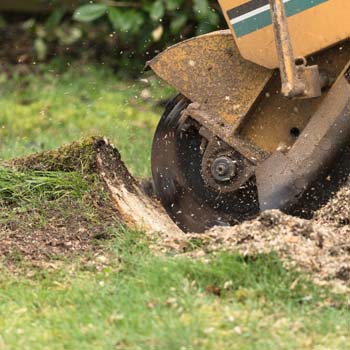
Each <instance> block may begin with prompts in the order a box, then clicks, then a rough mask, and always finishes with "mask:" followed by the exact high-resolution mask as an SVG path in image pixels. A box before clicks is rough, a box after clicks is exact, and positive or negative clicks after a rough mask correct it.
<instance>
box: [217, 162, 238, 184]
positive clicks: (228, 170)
mask: <svg viewBox="0 0 350 350" xmlns="http://www.w3.org/2000/svg"><path fill="white" fill-rule="evenodd" d="M236 173H237V165H236V164H235V162H234V161H233V160H232V159H231V158H229V157H219V158H216V159H215V160H214V161H213V164H212V165H211V174H212V175H213V177H214V179H215V180H216V181H218V182H226V181H230V180H231V179H232V178H233V177H235V175H236Z"/></svg>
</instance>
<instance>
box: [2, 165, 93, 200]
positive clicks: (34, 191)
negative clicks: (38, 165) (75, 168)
mask: <svg viewBox="0 0 350 350" xmlns="http://www.w3.org/2000/svg"><path fill="white" fill-rule="evenodd" d="M88 190H89V184H88V183H87V182H86V181H84V180H83V178H82V176H81V175H80V174H78V173H76V172H70V173H65V172H59V171H50V172H43V171H27V172H19V171H15V170H12V169H6V168H3V169H1V168H0V204H2V205H8V204H16V205H18V204H20V203H33V202H34V201H35V202H41V201H51V200H57V199H61V198H62V197H65V196H70V197H73V198H81V197H82V196H83V194H84V193H86V192H87V191H88Z"/></svg>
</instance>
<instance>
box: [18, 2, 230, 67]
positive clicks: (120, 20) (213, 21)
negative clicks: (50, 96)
mask: <svg viewBox="0 0 350 350" xmlns="http://www.w3.org/2000/svg"><path fill="white" fill-rule="evenodd" d="M31 1H35V0H31ZM47 3H50V4H51V7H50V9H51V12H49V13H48V14H47V15H45V16H44V17H43V16H42V15H40V16H33V18H31V19H30V20H29V21H27V22H26V23H25V25H24V26H25V28H26V30H28V31H30V32H31V33H32V35H33V40H34V45H33V48H34V50H35V52H36V59H37V60H45V59H46V58H47V57H48V56H50V53H51V52H52V48H51V46H55V45H56V46H57V44H58V45H61V46H64V47H66V46H71V49H70V50H68V51H70V52H78V53H79V54H80V53H83V52H84V50H87V49H89V48H91V47H97V48H99V51H100V53H99V54H98V55H99V58H100V59H101V60H102V61H104V62H105V63H106V64H108V63H109V62H108V58H107V59H106V56H108V57H109V59H110V60H112V61H114V62H117V66H118V67H117V68H121V67H123V68H126V71H140V69H142V67H143V65H144V63H145V61H147V60H149V59H150V58H152V57H154V56H155V55H156V54H157V53H158V52H159V51H161V50H163V49H164V48H166V47H167V46H169V45H172V44H174V43H176V42H179V41H181V40H183V39H186V38H189V37H192V36H195V35H200V34H204V33H207V32H210V31H213V30H217V29H219V28H221V27H223V24H224V18H223V16H222V14H221V12H220V7H219V5H218V2H217V1H214V0H190V1H189V0H140V1H132V0H124V1H118V0H94V1H89V0H80V1H79V0H77V2H76V3H75V5H74V7H72V4H71V5H69V6H67V2H66V1H65V0H61V1H59V0H54V1H50V2H47ZM64 4H66V5H64ZM62 51H63V50H61V51H60V52H59V54H61V53H62ZM101 52H102V53H101ZM124 70H125V69H124Z"/></svg>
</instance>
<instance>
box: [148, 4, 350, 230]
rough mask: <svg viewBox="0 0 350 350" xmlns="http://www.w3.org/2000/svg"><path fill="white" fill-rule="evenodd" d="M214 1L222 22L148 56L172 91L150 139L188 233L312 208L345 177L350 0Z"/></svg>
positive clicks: (165, 196)
mask: <svg viewBox="0 0 350 350" xmlns="http://www.w3.org/2000/svg"><path fill="white" fill-rule="evenodd" d="M219 3H220V7H221V9H222V12H223V14H224V16H225V18H226V21H227V23H228V25H229V28H230V29H229V30H222V31H216V32H213V33H210V34H206V35H202V36H199V37H196V38H193V39H190V40H187V41H184V42H182V43H179V44H177V45H175V46H172V47H170V48H168V49H167V50H165V51H164V52H162V53H161V54H159V55H158V56H157V57H155V58H154V59H153V60H152V61H150V62H149V66H150V67H151V68H152V69H153V71H154V72H155V73H156V74H157V75H158V76H159V77H160V78H162V79H163V80H165V81H166V82H167V83H168V84H170V85H171V86H173V87H174V88H176V89H177V90H178V91H179V95H178V96H177V97H176V98H175V99H174V100H172V101H171V102H170V103H169V104H168V106H167V107H166V110H165V113H164V115H163V116H162V118H161V120H160V123H159V125H158V128H157V130H156V134H155V137H154V142H153V149H152V173H153V181H154V187H155V192H156V195H157V196H158V198H159V199H160V201H161V203H162V204H163V206H164V207H165V209H166V210H167V212H168V214H169V215H170V216H171V218H172V219H173V220H174V221H175V222H176V223H177V224H178V226H179V227H180V228H181V229H182V230H184V231H191V232H202V231H204V230H206V229H208V228H210V227H212V226H214V225H232V224H235V223H237V222H240V221H242V220H246V219H250V218H253V217H254V216H256V215H257V214H258V213H259V212H260V211H264V210H269V209H280V210H282V211H284V212H287V213H290V214H292V215H299V216H302V217H308V216H310V215H312V212H313V210H315V209H316V208H317V207H319V206H321V205H322V204H324V203H325V202H326V201H327V200H328V199H329V198H330V196H331V195H332V193H334V191H336V190H337V189H338V188H339V186H340V185H342V184H345V183H346V181H348V176H349V174H350V165H349V163H350V161H349V159H350V152H349V150H348V145H349V144H350V85H349V84H350V41H349V38H350V17H349V13H350V1H349V0H219Z"/></svg>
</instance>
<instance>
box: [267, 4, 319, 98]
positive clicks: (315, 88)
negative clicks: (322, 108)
mask: <svg viewBox="0 0 350 350" xmlns="http://www.w3.org/2000/svg"><path fill="white" fill-rule="evenodd" d="M269 1H270V7H271V15H272V20H273V27H274V33H275V43H276V48H277V54H278V60H279V65H280V73H281V80H282V94H283V95H284V96H286V97H289V98H312V97H319V96H321V88H322V86H321V85H322V81H321V78H320V73H319V70H318V66H309V67H308V66H307V62H306V59H305V58H304V57H301V58H298V59H295V57H294V52H293V47H292V42H291V37H290V33H289V29H288V22H287V16H286V10H285V7H284V3H283V0H269Z"/></svg>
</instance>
